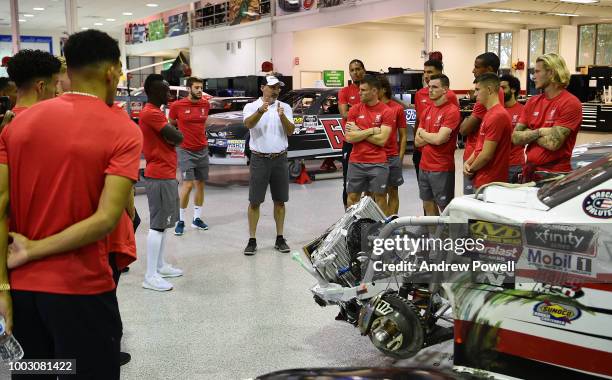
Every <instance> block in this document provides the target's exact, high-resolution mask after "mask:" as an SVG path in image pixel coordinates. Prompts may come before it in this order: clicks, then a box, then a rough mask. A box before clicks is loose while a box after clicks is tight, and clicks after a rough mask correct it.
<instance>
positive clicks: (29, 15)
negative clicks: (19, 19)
mask: <svg viewBox="0 0 612 380" xmlns="http://www.w3.org/2000/svg"><path fill="white" fill-rule="evenodd" d="M23 17H34V15H31V14H29V13H26V14H24V15H23Z"/></svg>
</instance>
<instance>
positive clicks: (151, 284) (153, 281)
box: [142, 274, 172, 292]
mask: <svg viewBox="0 0 612 380" xmlns="http://www.w3.org/2000/svg"><path fill="white" fill-rule="evenodd" d="M142 287H143V288H145V289H151V290H156V291H158V292H167V291H168V290H172V284H171V283H169V282H168V281H166V280H164V279H163V278H161V276H160V275H159V274H154V275H153V276H145V279H144V281H143V282H142Z"/></svg>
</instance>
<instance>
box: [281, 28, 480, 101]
mask: <svg viewBox="0 0 612 380" xmlns="http://www.w3.org/2000/svg"><path fill="white" fill-rule="evenodd" d="M377 28H379V29H378V30H367V29H365V27H363V26H362V27H360V29H352V28H349V27H343V28H323V29H316V30H310V31H304V32H296V33H294V42H293V50H294V54H295V56H296V57H299V59H300V64H299V66H294V67H293V77H294V86H295V87H302V86H301V83H299V78H300V72H301V71H322V70H344V71H345V80H346V81H348V79H350V77H349V75H348V62H350V60H351V59H353V58H360V59H362V60H363V61H364V63H365V64H366V68H367V69H368V70H372V71H380V70H383V71H387V69H388V67H404V68H414V69H422V68H423V62H424V59H423V58H421V49H422V47H423V31H422V28H419V27H412V28H397V27H395V26H389V27H387V28H385V29H380V27H377ZM475 41H476V38H475V35H474V34H473V31H472V30H471V29H463V30H461V29H458V28H454V29H453V30H450V29H447V30H446V31H444V30H442V31H441V33H440V38H439V39H436V40H435V41H434V48H435V50H440V51H442V53H443V54H444V57H446V58H445V61H446V62H445V67H446V72H447V74H448V75H449V77H450V79H451V83H452V87H453V88H456V89H469V88H471V86H472V81H473V79H474V78H473V75H472V73H471V71H472V62H473V61H474V56H475V52H476V46H475ZM466 62H467V63H466Z"/></svg>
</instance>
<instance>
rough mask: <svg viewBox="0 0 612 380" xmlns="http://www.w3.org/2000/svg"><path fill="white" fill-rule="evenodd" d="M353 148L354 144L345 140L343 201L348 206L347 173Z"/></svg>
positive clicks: (343, 147)
mask: <svg viewBox="0 0 612 380" xmlns="http://www.w3.org/2000/svg"><path fill="white" fill-rule="evenodd" d="M352 150H353V144H351V143H349V142H346V141H345V142H344V144H342V202H343V203H344V207H345V208H346V204H347V198H348V194H347V192H346V174H347V173H348V167H349V158H350V157H351V151H352Z"/></svg>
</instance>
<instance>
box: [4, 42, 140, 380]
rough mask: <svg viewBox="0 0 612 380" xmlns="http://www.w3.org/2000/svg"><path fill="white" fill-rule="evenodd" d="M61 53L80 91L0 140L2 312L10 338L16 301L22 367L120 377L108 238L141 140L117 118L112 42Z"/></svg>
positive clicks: (21, 120)
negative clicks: (61, 365)
mask: <svg viewBox="0 0 612 380" xmlns="http://www.w3.org/2000/svg"><path fill="white" fill-rule="evenodd" d="M64 53H65V56H66V61H67V63H68V67H69V69H70V71H71V79H72V89H73V90H74V91H73V92H69V93H65V94H63V95H62V96H61V97H58V98H55V99H50V100H47V101H44V102H40V103H38V104H35V105H33V106H32V107H30V108H29V109H28V111H27V112H24V113H23V114H21V115H19V117H17V118H16V119H15V120H14V121H13V122H11V124H10V125H8V126H7V127H6V128H5V129H4V130H3V131H2V134H1V135H0V199H1V200H2V201H1V202H0V210H1V211H0V241H2V242H4V243H3V244H0V260H1V261H2V262H1V263H0V286H1V287H2V291H0V314H3V315H4V317H5V318H6V320H7V328H8V331H9V332H10V330H11V325H12V322H11V314H10V303H9V301H10V298H11V296H12V306H13V320H14V326H13V327H12V329H13V333H14V335H15V337H16V339H17V340H18V341H19V343H21V345H22V347H23V351H24V359H37V360H41V359H42V360H45V359H76V362H77V363H78V374H79V376H80V377H83V378H96V379H119V376H120V373H119V345H120V341H121V318H120V315H119V309H118V306H117V297H116V293H115V282H114V281H113V277H112V271H111V268H110V266H109V249H110V246H109V239H108V238H107V235H108V234H109V233H110V232H111V231H113V229H114V228H115V226H116V225H117V222H118V221H119V219H120V217H121V215H122V214H123V213H124V210H125V208H126V205H127V202H128V199H129V197H130V193H131V191H132V186H133V183H134V181H136V180H137V179H138V166H139V161H140V152H141V150H142V134H141V133H140V130H139V129H138V128H135V126H134V125H133V124H130V123H132V122H131V121H129V120H128V119H127V118H125V117H122V116H120V115H118V114H117V113H116V112H114V111H113V110H112V109H111V106H112V104H113V100H114V97H115V93H116V91H117V83H118V81H119V78H120V77H121V61H120V56H121V52H120V50H119V44H118V43H117V41H116V40H114V39H112V38H111V37H110V36H109V35H107V34H106V33H103V32H100V31H97V30H87V31H84V32H80V33H76V34H73V35H71V36H70V38H69V39H68V41H67V42H66V44H65V47H64ZM58 131H61V132H58ZM67 189H69V191H67ZM9 202H10V210H9V208H8V207H7V206H8V203H9ZM9 213H10V230H11V231H12V232H11V233H10V235H11V237H12V238H13V243H12V244H11V246H10V247H9V249H8V257H7V239H8V236H7V219H8V218H9ZM5 259H6V261H5ZM7 266H8V268H9V270H10V288H11V296H9V294H8V292H7V289H8V281H7V280H8V279H7V276H6V270H5V269H3V268H7ZM92 326H96V327H95V328H92Z"/></svg>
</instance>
